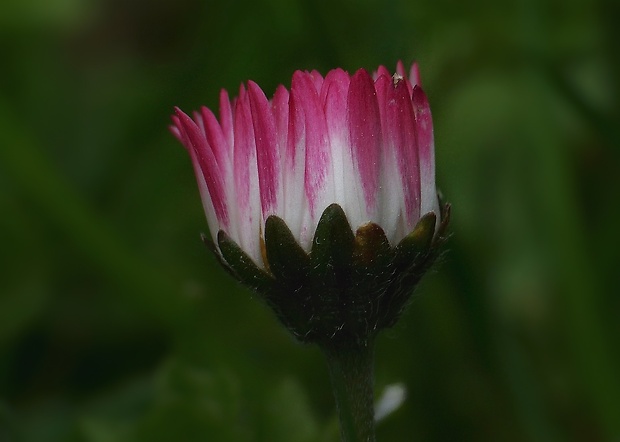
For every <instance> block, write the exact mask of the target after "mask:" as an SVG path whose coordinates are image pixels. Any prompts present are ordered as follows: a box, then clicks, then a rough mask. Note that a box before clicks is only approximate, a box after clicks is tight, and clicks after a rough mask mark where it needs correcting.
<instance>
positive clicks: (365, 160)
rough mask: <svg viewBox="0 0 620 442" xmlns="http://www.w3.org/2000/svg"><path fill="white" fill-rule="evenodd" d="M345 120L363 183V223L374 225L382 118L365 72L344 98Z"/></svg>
mask: <svg viewBox="0 0 620 442" xmlns="http://www.w3.org/2000/svg"><path fill="white" fill-rule="evenodd" d="M347 117H348V125H349V137H350V143H351V152H352V157H353V161H354V164H355V166H356V171H357V173H358V174H359V176H360V180H361V183H362V193H363V197H364V203H365V207H364V209H365V212H366V217H367V219H366V221H375V222H376V221H377V211H378V201H377V200H378V192H379V168H380V162H381V143H382V135H381V117H380V115H379V105H378V103H377V94H376V91H375V87H374V83H373V81H372V78H371V77H370V75H369V74H368V72H367V71H366V70H364V69H360V70H358V71H357V72H356V73H355V74H354V75H353V76H352V77H351V82H350V84H349V92H348V95H347Z"/></svg>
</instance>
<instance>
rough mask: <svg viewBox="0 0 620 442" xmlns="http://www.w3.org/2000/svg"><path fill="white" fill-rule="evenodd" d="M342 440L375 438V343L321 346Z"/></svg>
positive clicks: (363, 441)
mask: <svg viewBox="0 0 620 442" xmlns="http://www.w3.org/2000/svg"><path fill="white" fill-rule="evenodd" d="M322 349H323V352H324V353H325V356H326V357H327V365H328V367H329V374H330V378H331V381H332V388H333V389H334V396H335V399H336V408H337V409H338V415H339V418H340V434H341V436H342V441H343V442H375V426H374V403H373V356H374V354H373V343H372V342H365V343H362V344H357V343H356V344H349V345H337V346H322Z"/></svg>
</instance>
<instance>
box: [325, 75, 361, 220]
mask: <svg viewBox="0 0 620 442" xmlns="http://www.w3.org/2000/svg"><path fill="white" fill-rule="evenodd" d="M348 90H349V74H347V73H346V72H345V71H343V70H342V69H334V70H332V71H330V72H328V74H327V76H326V77H325V82H324V83H323V89H322V90H321V102H322V103H323V108H324V112H325V121H326V123H327V134H328V139H329V144H330V146H331V156H332V170H333V177H334V202H337V203H339V204H340V205H341V206H342V208H343V209H344V211H345V213H347V214H349V213H348V212H349V211H350V210H353V207H351V208H347V206H348V205H349V203H348V201H347V200H348V195H350V194H351V192H353V193H355V194H356V195H361V191H360V189H361V187H360V186H361V182H360V181H359V179H355V178H357V177H358V176H357V174H354V173H353V167H352V164H353V161H352V157H351V149H350V147H349V127H348V125H347V93H348ZM351 187H353V188H356V189H357V190H353V189H352V188H351ZM360 203H361V201H360V200H359V199H358V198H354V199H353V201H351V203H350V204H353V205H354V206H357V208H356V209H355V213H356V214H357V216H356V219H358V218H359V217H360V215H361V207H362V206H361V205H360Z"/></svg>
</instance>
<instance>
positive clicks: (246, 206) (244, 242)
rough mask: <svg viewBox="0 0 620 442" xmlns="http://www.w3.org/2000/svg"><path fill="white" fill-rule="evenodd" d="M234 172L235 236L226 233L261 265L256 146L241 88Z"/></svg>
mask: <svg viewBox="0 0 620 442" xmlns="http://www.w3.org/2000/svg"><path fill="white" fill-rule="evenodd" d="M234 133H235V139H234V146H233V168H234V182H235V203H236V204H235V205H234V206H233V208H231V209H232V210H236V216H235V220H236V227H237V231H236V232H234V233H233V232H229V235H230V236H231V238H232V239H234V240H235V241H237V244H239V246H240V247H241V248H242V249H243V250H245V251H246V252H247V253H248V255H249V256H250V257H251V258H252V259H254V261H255V262H256V263H257V264H258V265H262V263H263V261H262V255H261V249H260V236H261V233H262V232H261V230H262V225H261V224H262V217H261V204H260V195H259V193H260V192H259V183H258V168H257V162H256V144H255V141H254V128H253V124H252V114H251V110H250V102H249V99H248V97H247V94H246V93H245V90H244V89H243V88H242V93H240V95H239V97H238V98H237V101H236V103H235V117H234Z"/></svg>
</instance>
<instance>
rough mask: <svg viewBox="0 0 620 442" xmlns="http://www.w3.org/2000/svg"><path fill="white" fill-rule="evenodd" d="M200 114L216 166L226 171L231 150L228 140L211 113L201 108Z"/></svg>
mask: <svg viewBox="0 0 620 442" xmlns="http://www.w3.org/2000/svg"><path fill="white" fill-rule="evenodd" d="M200 112H201V117H202V118H201V120H202V121H203V127H204V131H205V136H206V137H207V141H208V142H209V145H210V146H211V148H212V149H213V153H214V155H215V159H216V161H217V164H218V166H219V167H220V168H221V169H222V170H226V168H227V166H228V165H229V164H230V162H231V156H230V155H231V149H230V147H229V144H228V140H227V139H226V138H225V137H224V133H223V132H222V128H221V127H220V124H219V123H218V122H217V119H216V118H215V115H213V112H211V110H210V109H208V108H206V107H204V106H202V108H201V109H200Z"/></svg>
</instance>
